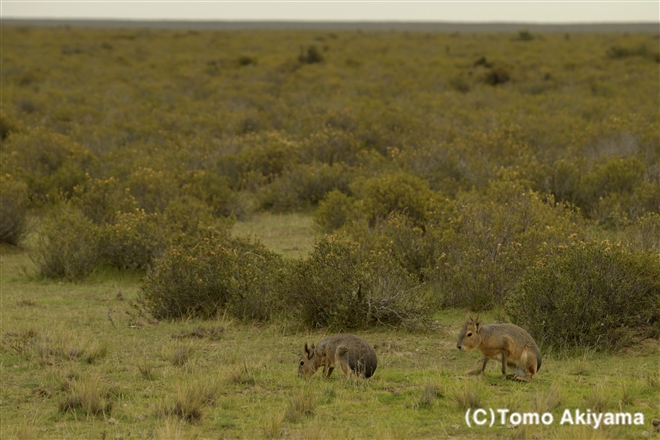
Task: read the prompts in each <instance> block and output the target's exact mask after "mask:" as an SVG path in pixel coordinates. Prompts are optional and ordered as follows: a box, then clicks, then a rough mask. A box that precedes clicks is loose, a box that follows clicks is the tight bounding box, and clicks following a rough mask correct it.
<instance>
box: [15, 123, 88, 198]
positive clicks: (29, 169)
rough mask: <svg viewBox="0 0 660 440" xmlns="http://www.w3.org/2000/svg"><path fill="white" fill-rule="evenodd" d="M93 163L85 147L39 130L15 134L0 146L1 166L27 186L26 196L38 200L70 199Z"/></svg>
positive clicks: (57, 134) (65, 137)
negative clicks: (10, 170)
mask: <svg viewBox="0 0 660 440" xmlns="http://www.w3.org/2000/svg"><path fill="white" fill-rule="evenodd" d="M95 163H96V158H95V157H94V156H93V155H92V154H91V153H90V152H89V150H87V148H85V147H84V146H82V145H80V144H78V143H77V142H75V141H73V140H72V139H70V138H69V137H68V136H64V135H61V134H59V133H55V132H53V131H51V130H49V129H46V128H41V127H40V128H33V129H30V130H27V131H26V132H22V133H16V134H15V135H12V136H10V137H9V138H8V141H7V142H6V145H3V163H2V165H3V167H5V169H13V170H14V171H13V173H15V175H16V176H17V177H19V178H20V179H21V180H24V181H25V182H26V183H27V185H28V189H29V191H30V196H31V197H33V198H36V199H38V200H45V199H46V197H47V196H48V197H57V196H60V195H62V194H63V195H65V196H66V197H69V196H71V195H72V194H73V189H74V187H76V185H80V184H83V183H84V182H85V180H86V176H85V174H86V171H88V170H90V169H91V168H92V167H93V166H94V164H95Z"/></svg>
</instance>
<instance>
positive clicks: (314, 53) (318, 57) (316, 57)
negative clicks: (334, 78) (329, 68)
mask: <svg viewBox="0 0 660 440" xmlns="http://www.w3.org/2000/svg"><path fill="white" fill-rule="evenodd" d="M298 61H299V62H301V63H305V64H314V63H320V62H321V61H323V55H322V54H321V51H320V50H319V49H318V47H316V46H315V45H311V46H309V47H307V51H305V50H304V49H303V47H302V46H301V47H300V55H298Z"/></svg>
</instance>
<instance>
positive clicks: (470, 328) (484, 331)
mask: <svg viewBox="0 0 660 440" xmlns="http://www.w3.org/2000/svg"><path fill="white" fill-rule="evenodd" d="M456 347H457V348H458V349H459V350H461V351H469V350H471V349H473V348H478V349H479V351H481V353H483V355H484V360H483V365H482V366H481V372H480V374H484V371H485V370H486V364H487V363H488V361H489V360H490V359H494V360H497V361H500V362H502V378H503V379H504V378H509V379H513V380H519V381H521V382H531V381H532V376H534V374H536V372H537V371H539V369H540V368H541V351H540V350H539V347H538V345H536V342H534V339H533V338H532V336H531V335H530V334H529V333H527V331H525V330H524V329H522V328H520V327H518V326H517V325H514V324H487V325H482V324H481V320H480V319H479V315H477V319H472V316H470V315H469V314H468V315H467V316H466V318H465V325H464V326H463V329H462V330H461V333H460V335H459V336H458V343H457V344H456ZM507 365H508V366H509V367H512V368H515V373H514V374H511V375H509V376H507V374H506V367H507ZM477 372H478V371H477Z"/></svg>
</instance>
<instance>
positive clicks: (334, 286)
mask: <svg viewBox="0 0 660 440" xmlns="http://www.w3.org/2000/svg"><path fill="white" fill-rule="evenodd" d="M286 295H287V298H286V299H287V303H288V304H289V305H290V306H291V307H294V308H295V311H296V312H297V313H298V318H299V319H300V320H302V322H303V323H304V324H306V325H308V326H310V327H331V328H333V329H336V330H345V329H351V328H363V327H367V326H370V325H377V324H382V325H390V326H401V327H413V328H414V327H419V326H423V325H425V324H426V323H427V320H428V318H429V307H428V303H427V299H426V297H425V295H424V294H423V292H422V291H421V289H420V287H419V286H418V284H417V283H416V282H415V280H414V278H413V277H411V276H410V275H409V274H408V273H407V272H406V271H405V270H404V269H403V268H402V267H401V266H399V265H398V264H397V263H396V262H395V261H394V260H393V259H392V258H391V256H390V255H388V254H386V253H384V252H375V251H374V252H366V253H363V252H362V250H361V249H360V246H359V245H358V243H356V242H352V241H350V240H348V239H345V238H340V237H337V236H326V237H324V238H322V239H320V240H319V241H318V242H317V243H316V245H315V248H314V250H313V251H312V253H311V255H310V256H309V258H308V259H306V260H302V261H299V262H297V267H296V268H295V270H294V272H293V273H292V275H291V279H290V286H289V287H288V289H287V294H286Z"/></svg>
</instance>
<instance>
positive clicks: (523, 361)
mask: <svg viewBox="0 0 660 440" xmlns="http://www.w3.org/2000/svg"><path fill="white" fill-rule="evenodd" d="M536 366H537V359H536V355H535V354H534V353H533V352H531V351H530V350H525V351H524V352H523V353H522V355H521V356H520V360H519V361H518V362H517V365H516V372H515V374H512V375H510V376H511V377H510V379H513V380H517V381H518V382H531V381H532V377H533V376H534V375H535V374H536Z"/></svg>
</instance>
